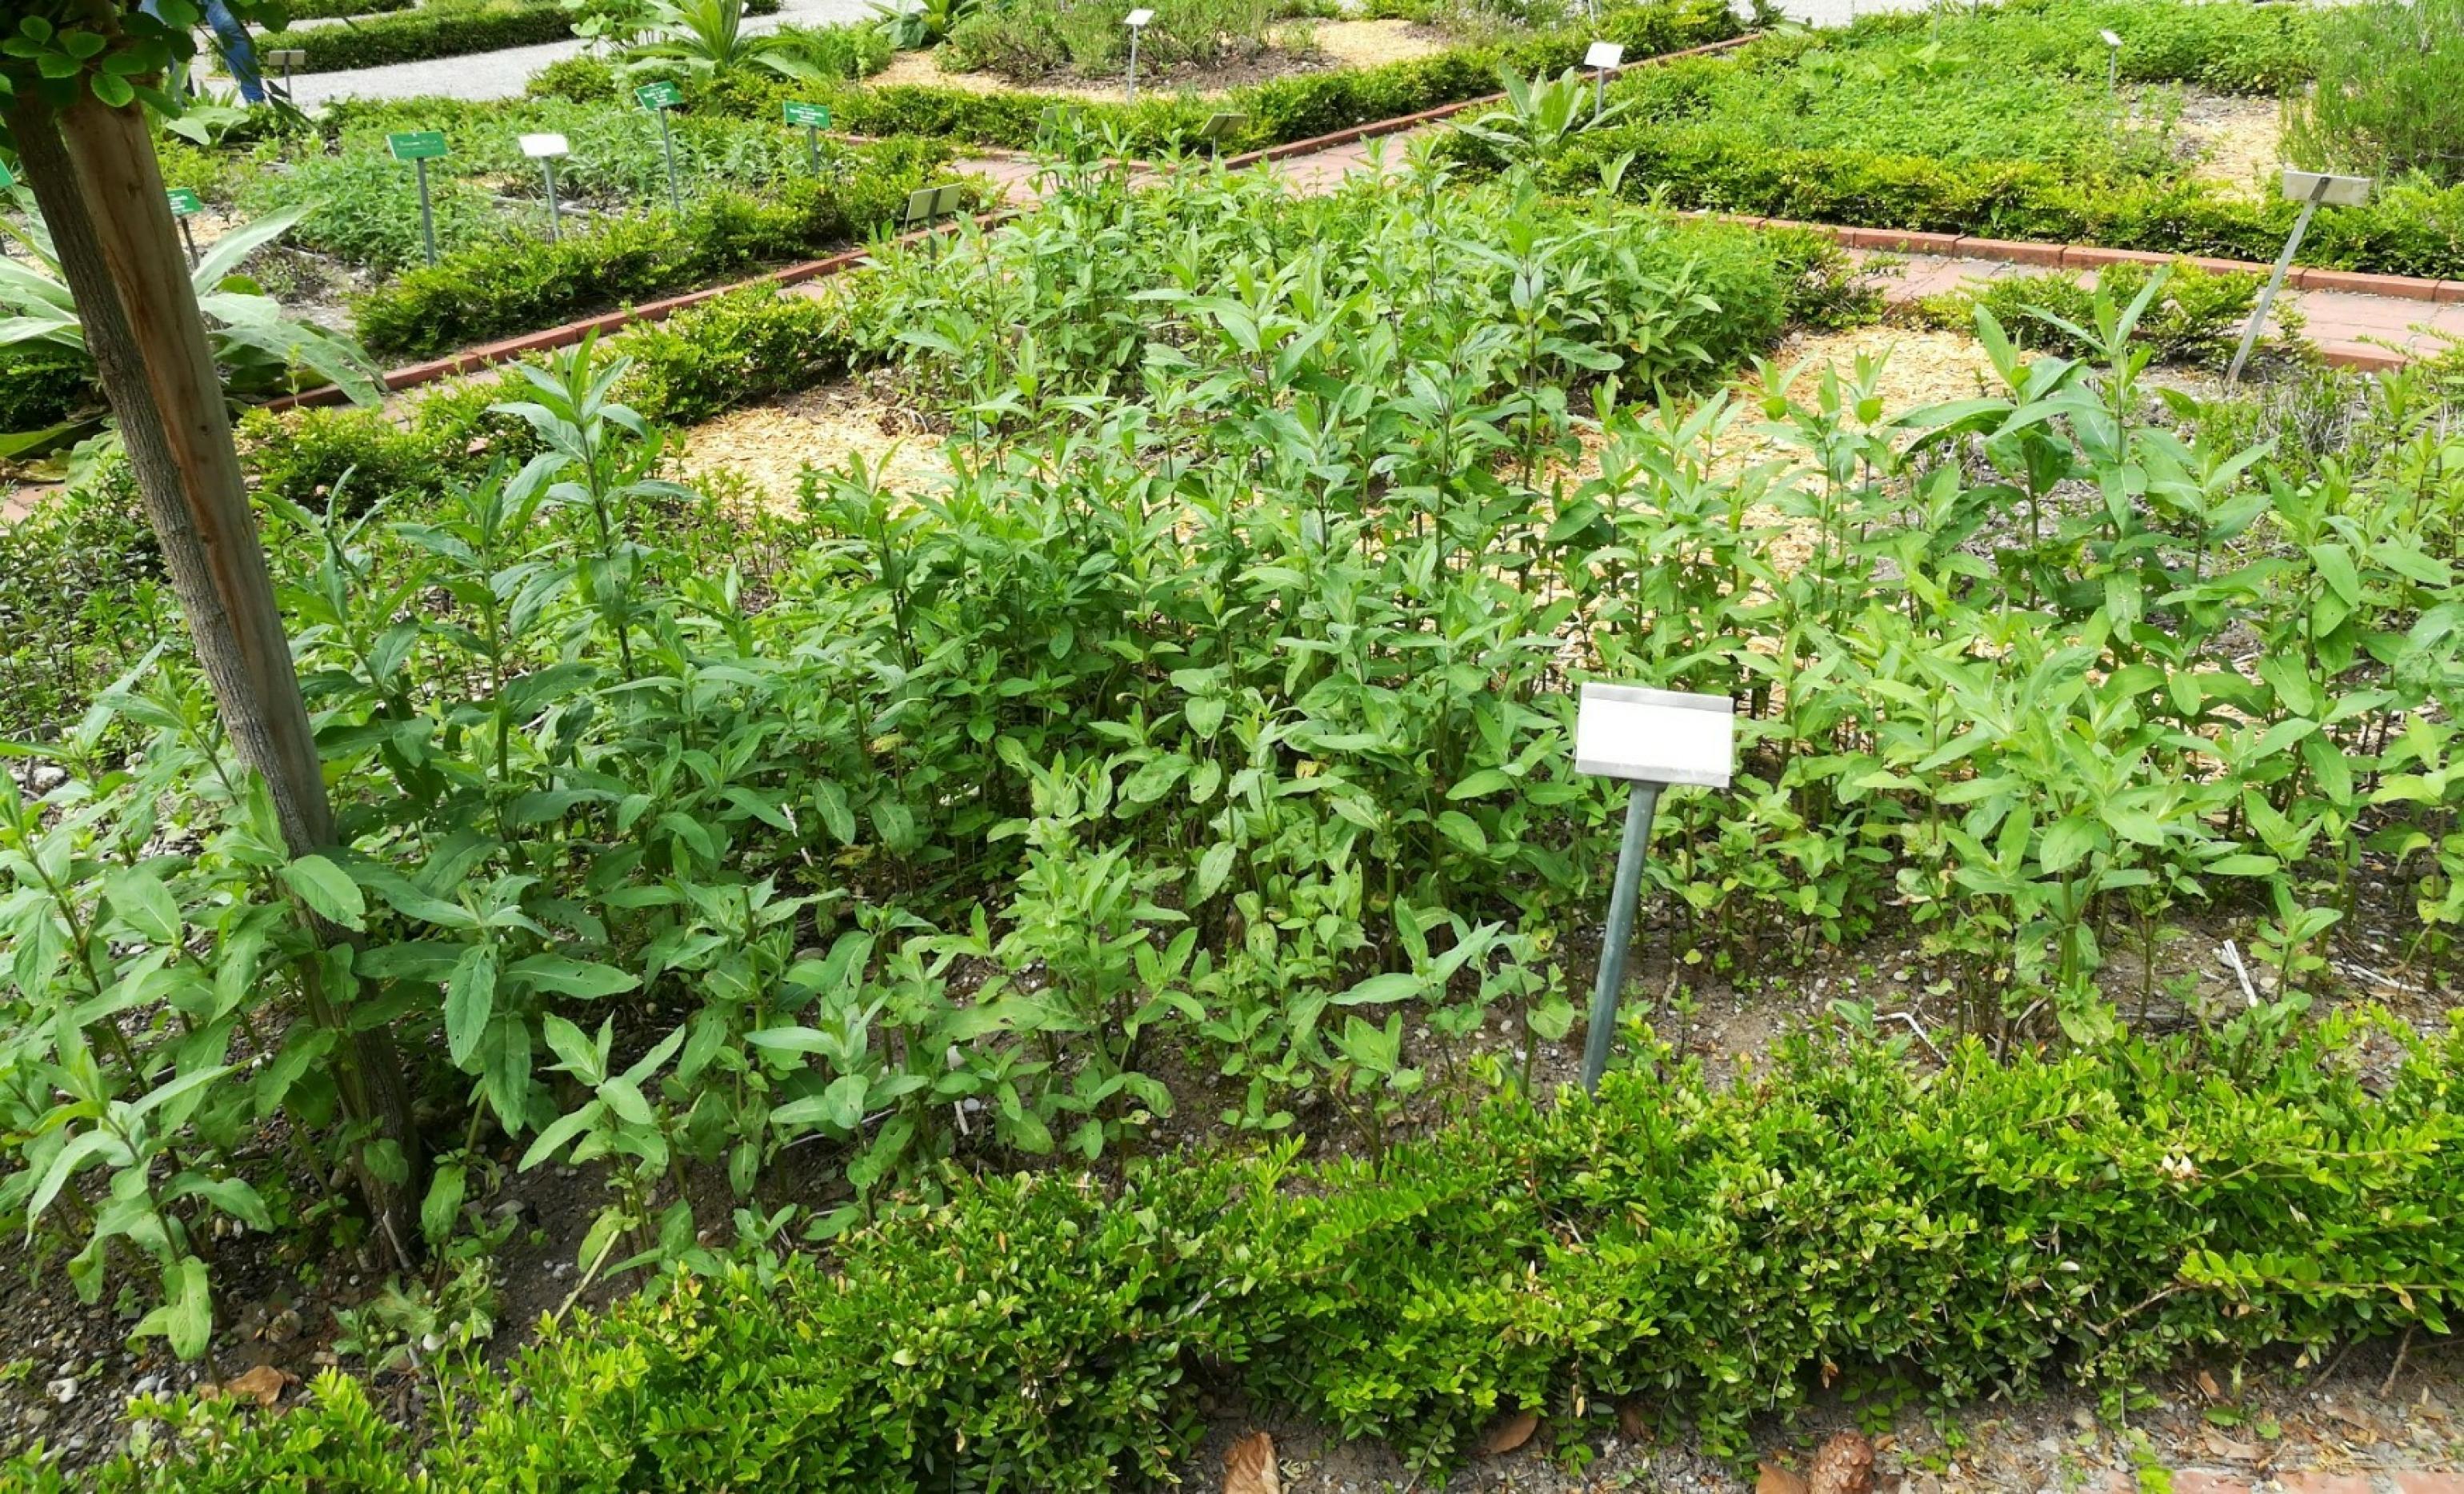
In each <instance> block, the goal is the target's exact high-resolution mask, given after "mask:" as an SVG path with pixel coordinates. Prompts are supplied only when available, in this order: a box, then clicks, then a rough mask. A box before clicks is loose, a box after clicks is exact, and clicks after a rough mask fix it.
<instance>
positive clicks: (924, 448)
mask: <svg viewBox="0 0 2464 1494" xmlns="http://www.w3.org/2000/svg"><path fill="white" fill-rule="evenodd" d="M677 446H678V448H679V450H678V451H677V453H676V455H675V457H674V464H675V468H676V477H677V480H679V481H681V482H684V483H687V484H694V483H706V482H709V481H710V480H711V479H713V478H715V477H718V476H721V475H725V476H729V477H733V478H734V479H736V480H737V481H740V482H742V483H744V484H745V485H746V487H747V488H748V489H749V490H750V492H749V494H748V496H750V497H753V498H755V499H757V500H758V501H759V502H761V503H762V504H764V505H766V506H768V507H771V508H776V509H781V510H792V509H794V507H795V505H796V497H797V493H798V490H799V489H800V488H801V486H802V484H803V472H804V470H805V469H806V468H812V469H814V470H816V471H828V470H830V469H833V468H841V467H845V466H846V465H847V462H848V460H849V459H850V458H861V459H862V460H863V462H864V469H865V471H866V472H869V473H870V474H871V475H872V477H873V480H874V481H875V482H876V483H878V484H879V485H880V486H882V487H884V488H888V489H891V490H892V491H894V492H901V493H912V492H915V491H918V490H926V489H931V488H935V487H937V486H939V485H940V483H941V482H942V481H943V480H944V479H945V478H947V477H948V476H949V474H950V468H949V464H948V463H947V462H945V461H944V460H942V457H941V437H940V435H939V434H938V433H936V432H934V431H931V430H927V429H925V428H923V425H922V423H921V422H919V421H918V420H917V419H916V418H915V416H914V415H913V413H912V412H910V411H908V410H906V409H904V408H902V407H900V406H897V405H895V404H892V403H891V402H890V401H888V400H885V399H882V398H881V397H879V396H878V395H876V394H874V393H872V392H871V391H869V390H868V389H866V388H864V387H862V386H860V385H858V384H828V385H825V386H824V387H822V388H818V389H809V390H806V391H805V392H804V393H803V394H799V395H796V396H794V397H793V398H790V399H786V400H782V401H781V402H779V403H777V404H775V405H758V406H752V407H751V408H747V409H738V410H731V411H729V412H728V413H727V414H724V415H721V416H719V417H718V418H717V419H716V420H713V421H709V422H707V423H705V424H703V425H699V426H695V427H693V428H692V429H690V430H688V431H686V432H684V434H683V436H682V438H681V439H680V440H679V441H678V443H677Z"/></svg>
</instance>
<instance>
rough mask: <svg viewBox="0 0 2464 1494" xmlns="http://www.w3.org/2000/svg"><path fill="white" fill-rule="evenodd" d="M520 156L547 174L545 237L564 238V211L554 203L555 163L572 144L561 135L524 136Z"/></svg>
mask: <svg viewBox="0 0 2464 1494" xmlns="http://www.w3.org/2000/svg"><path fill="white" fill-rule="evenodd" d="M521 143H522V154H523V155H525V156H527V157H529V158H530V159H531V160H533V161H536V162H538V163H539V169H540V170H541V171H543V172H545V173H546V174H547V236H548V238H549V239H550V240H551V241H553V240H555V239H560V238H562V237H563V236H564V211H563V209H561V208H560V207H558V206H557V201H556V163H557V158H559V157H560V156H566V155H570V154H572V152H573V143H572V142H570V141H568V140H566V139H565V138H564V137H563V136H561V135H525V136H523V137H521Z"/></svg>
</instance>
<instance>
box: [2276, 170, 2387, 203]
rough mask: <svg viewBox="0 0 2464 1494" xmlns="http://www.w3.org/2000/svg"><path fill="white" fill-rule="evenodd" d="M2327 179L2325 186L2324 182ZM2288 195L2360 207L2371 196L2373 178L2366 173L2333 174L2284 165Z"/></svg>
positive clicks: (2289, 197) (2298, 201)
mask: <svg viewBox="0 0 2464 1494" xmlns="http://www.w3.org/2000/svg"><path fill="white" fill-rule="evenodd" d="M2322 182H2323V183H2325V184H2326V187H2325V189H2324V190H2323V191H2322V190H2321V187H2320V184H2321V183H2322ZM2284 195H2285V197H2286V198H2287V199H2288V200H2290V201H2293V202H2297V203H2306V202H2316V203H2318V204H2319V205H2320V206H2321V207H2322V208H2358V207H2360V206H2361V205H2362V204H2364V203H2365V202H2368V201H2369V200H2370V179H2369V178H2368V177H2365V176H2331V175H2328V174H2326V173H2324V172H2319V171H2296V170H2294V169H2293V168H2292V167H2291V166H2286V167H2285V168H2284Z"/></svg>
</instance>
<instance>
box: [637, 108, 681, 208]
mask: <svg viewBox="0 0 2464 1494" xmlns="http://www.w3.org/2000/svg"><path fill="white" fill-rule="evenodd" d="M633 97H634V98H636V99H640V100H641V101H642V107H643V108H645V109H648V110H649V111H650V112H651V113H652V114H655V115H657V116H658V117H659V143H660V145H661V146H662V147H664V148H665V149H666V151H667V154H668V208H669V209H670V210H671V211H672V212H674V213H675V215H676V216H677V217H679V218H681V217H683V216H684V215H685V199H684V193H683V192H681V191H679V190H678V189H677V187H676V137H675V132H674V131H672V130H671V129H669V128H668V111H669V110H671V109H673V108H675V107H676V106H678V105H679V104H682V103H683V102H684V101H685V95H684V90H683V89H680V88H678V87H677V86H676V85H675V84H673V83H649V84H646V85H645V86H643V87H640V88H637V89H635V90H633Z"/></svg>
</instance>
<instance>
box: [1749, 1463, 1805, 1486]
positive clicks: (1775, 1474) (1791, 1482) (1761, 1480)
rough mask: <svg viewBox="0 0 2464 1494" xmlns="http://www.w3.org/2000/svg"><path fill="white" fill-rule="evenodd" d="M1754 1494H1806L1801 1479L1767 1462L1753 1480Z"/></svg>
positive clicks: (1777, 1465)
mask: <svg viewBox="0 0 2464 1494" xmlns="http://www.w3.org/2000/svg"><path fill="white" fill-rule="evenodd" d="M1754 1494H1807V1490H1806V1487H1805V1481H1804V1480H1803V1479H1801V1478H1799V1477H1798V1476H1797V1475H1795V1474H1793V1473H1791V1472H1789V1471H1788V1470H1787V1469H1786V1468H1783V1467H1781V1466H1780V1465H1779V1464H1777V1463H1775V1462H1767V1463H1764V1464H1763V1465H1762V1470H1761V1473H1760V1475H1759V1476H1758V1477H1757V1478H1756V1479H1755V1480H1754Z"/></svg>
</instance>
